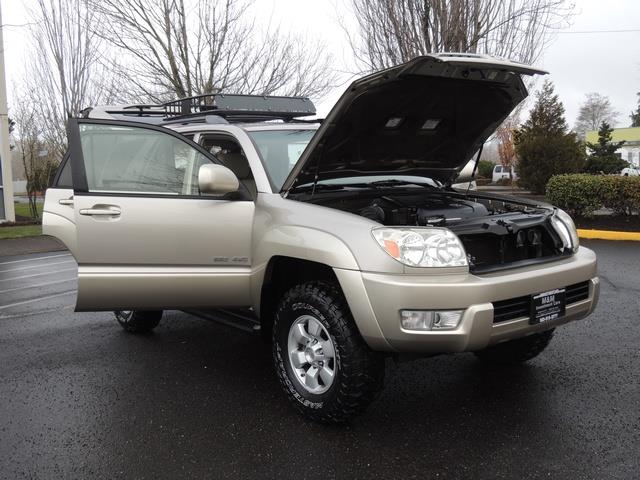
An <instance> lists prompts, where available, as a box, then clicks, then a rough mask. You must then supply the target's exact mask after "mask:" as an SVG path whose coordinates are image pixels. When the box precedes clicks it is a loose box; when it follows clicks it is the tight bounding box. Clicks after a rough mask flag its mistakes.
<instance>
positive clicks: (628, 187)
mask: <svg viewBox="0 0 640 480" xmlns="http://www.w3.org/2000/svg"><path fill="white" fill-rule="evenodd" d="M546 196H547V200H549V202H551V203H553V204H554V205H557V206H558V207H560V208H562V209H563V210H566V211H567V212H568V213H569V214H570V215H573V216H576V217H588V216H591V215H593V212H595V211H596V210H598V209H600V208H603V207H604V208H609V209H611V210H613V211H614V212H615V213H616V214H618V215H637V214H639V213H640V177H621V176H617V175H588V174H572V175H555V176H553V177H551V178H550V179H549V182H548V183H547V189H546Z"/></svg>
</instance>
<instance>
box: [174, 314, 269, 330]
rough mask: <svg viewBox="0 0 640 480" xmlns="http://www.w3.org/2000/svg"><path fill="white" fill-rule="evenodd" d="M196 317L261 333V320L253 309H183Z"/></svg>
mask: <svg viewBox="0 0 640 480" xmlns="http://www.w3.org/2000/svg"><path fill="white" fill-rule="evenodd" d="M183 311H184V312H185V313H189V314H191V315H194V316H196V317H200V318H203V319H205V320H209V321H211V322H216V323H220V324H222V325H226V326H227V327H232V328H237V329H238V330H242V331H244V332H248V333H253V334H259V333H260V322H259V321H258V319H257V318H256V316H255V315H254V313H253V311H252V310H249V309H243V310H183Z"/></svg>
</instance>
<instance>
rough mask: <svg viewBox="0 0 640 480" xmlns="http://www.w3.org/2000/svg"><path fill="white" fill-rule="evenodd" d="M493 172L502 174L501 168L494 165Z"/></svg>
mask: <svg viewBox="0 0 640 480" xmlns="http://www.w3.org/2000/svg"><path fill="white" fill-rule="evenodd" d="M495 172H496V173H502V167H501V166H500V165H496V167H495Z"/></svg>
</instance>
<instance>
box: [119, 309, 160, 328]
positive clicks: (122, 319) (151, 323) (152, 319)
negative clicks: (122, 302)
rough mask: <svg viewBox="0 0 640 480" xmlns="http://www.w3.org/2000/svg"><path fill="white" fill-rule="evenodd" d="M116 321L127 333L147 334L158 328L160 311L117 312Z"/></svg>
mask: <svg viewBox="0 0 640 480" xmlns="http://www.w3.org/2000/svg"><path fill="white" fill-rule="evenodd" d="M113 313H114V315H115V316H116V320H117V321H118V323H119V324H120V326H121V327H122V328H124V329H125V331H127V332H129V333H148V332H150V331H151V330H153V329H154V328H156V327H157V326H158V324H159V323H160V319H161V318H162V310H153V311H142V310H117V311H115V312H113Z"/></svg>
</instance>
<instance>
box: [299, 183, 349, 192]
mask: <svg viewBox="0 0 640 480" xmlns="http://www.w3.org/2000/svg"><path fill="white" fill-rule="evenodd" d="M345 186H346V185H339V184H331V185H329V184H326V183H317V184H315V185H314V184H313V183H307V184H306V185H299V186H297V187H293V188H292V189H291V191H292V192H308V191H310V190H314V191H317V190H325V191H327V190H342V189H343V188H344V187H345Z"/></svg>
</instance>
